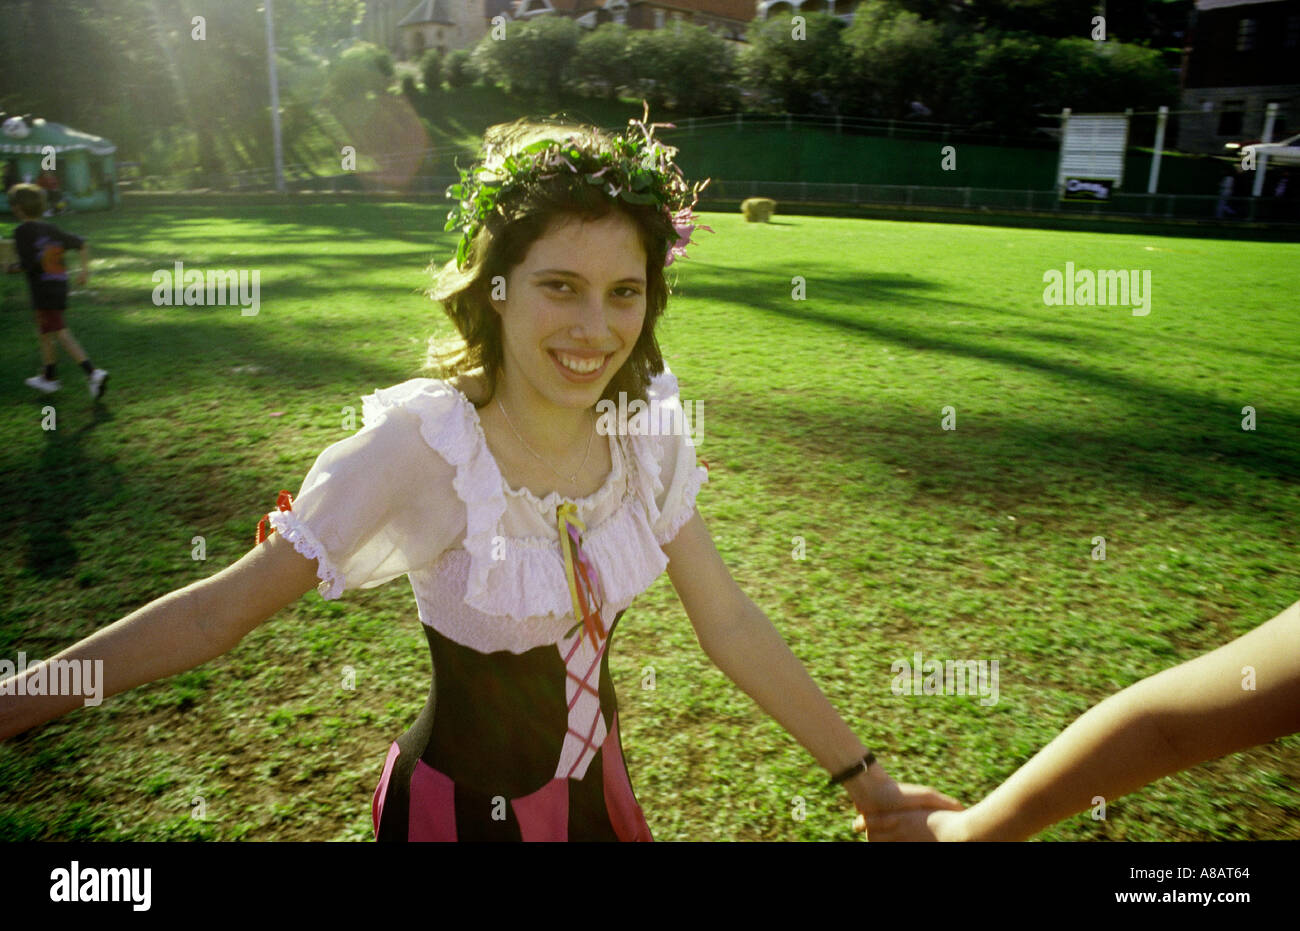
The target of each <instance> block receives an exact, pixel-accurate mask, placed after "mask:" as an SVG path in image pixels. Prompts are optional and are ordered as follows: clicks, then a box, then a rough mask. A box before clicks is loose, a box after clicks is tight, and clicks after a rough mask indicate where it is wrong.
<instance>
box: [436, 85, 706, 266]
mask: <svg viewBox="0 0 1300 931" xmlns="http://www.w3.org/2000/svg"><path fill="white" fill-rule="evenodd" d="M642 103H643V104H644V101H643V102H642ZM644 105H645V111H644V114H643V115H642V118H641V119H639V120H636V119H632V120H628V128H627V130H626V131H624V133H623V134H622V135H620V136H615V137H614V138H613V144H612V145H611V146H610V147H609V149H608V150H607V151H595V152H593V151H590V149H589V147H588V146H585V145H583V143H582V139H581V138H580V137H579V136H576V135H573V134H570V135H568V136H566V137H565V138H563V139H538V140H536V141H535V142H532V143H530V144H529V145H527V146H525V147H523V148H522V149H521V150H520V151H519V152H518V153H516V154H514V155H506V156H504V157H501V156H499V155H498V154H497V153H495V152H494V151H493V146H492V145H491V144H489V145H488V146H487V148H486V149H485V151H484V157H483V159H482V160H481V161H479V162H477V163H475V164H474V165H473V166H471V167H470V168H468V169H465V168H460V166H459V165H457V169H458V170H459V171H460V183H459V184H453V185H452V186H451V187H449V188H447V196H448V197H450V198H452V199H453V200H455V201H456V203H455V205H454V206H453V207H452V208H451V211H450V212H449V213H448V214H447V225H446V227H444V229H446V230H447V231H450V230H454V229H460V230H462V231H463V235H462V236H461V238H460V243H459V244H458V245H457V247H456V267H457V268H463V267H464V265H465V259H466V257H467V256H468V255H469V247H470V243H471V242H472V241H473V239H474V235H475V233H477V232H478V230H479V228H480V227H481V226H482V225H483V223H484V222H485V221H486V220H487V218H488V217H490V216H491V215H492V214H493V213H494V212H496V213H501V214H502V215H504V214H505V211H504V210H503V209H502V208H501V206H500V203H501V200H502V199H503V198H504V197H505V196H506V195H508V194H511V193H514V192H517V191H520V190H523V189H526V188H527V187H528V186H530V185H532V184H536V183H537V182H539V181H548V180H551V179H553V178H555V177H558V176H560V175H562V174H563V173H564V171H566V170H567V171H569V172H570V173H571V174H572V176H573V179H574V180H576V179H577V178H578V177H579V176H581V177H582V178H584V179H585V180H586V182H587V183H588V184H593V185H597V186H600V187H603V189H604V191H605V193H606V194H608V195H609V196H610V197H618V198H622V199H623V200H624V201H626V202H627V203H629V204H655V205H657V206H658V207H659V208H660V209H661V210H663V212H664V215H665V216H666V217H667V218H668V219H669V220H670V221H671V222H672V225H673V228H674V229H675V230H676V231H677V241H676V242H674V243H673V244H672V245H671V246H670V247H669V249H668V253H667V256H666V257H665V260H664V266H665V267H666V266H669V265H671V264H673V260H674V259H676V258H678V257H679V256H684V255H685V254H686V247H687V246H688V245H691V244H692V240H691V233H693V232H694V231H695V230H697V229H701V230H706V231H708V232H710V233H712V232H713V230H711V229H709V227H707V226H700V225H699V223H698V221H699V217H698V216H696V214H695V213H693V212H692V211H693V208H694V207H695V204H696V201H697V200H698V199H699V193H700V191H702V190H704V188H705V187H707V186H708V183H709V181H710V180H712V179H707V180H705V181H703V182H696V183H695V184H693V185H688V184H687V183H686V180H685V179H684V178H683V177H682V172H681V169H680V168H678V167H677V165H676V164H675V163H674V162H673V156H675V155H676V154H677V149H675V148H673V147H672V146H668V145H664V144H663V143H662V142H660V141H658V140H657V139H655V138H654V131H655V128H656V127H661V126H662V127H664V128H665V129H675V128H676V127H675V126H674V125H673V124H672V123H649V124H647V123H646V120H648V119H649V118H650V107H649V105H648V104H644Z"/></svg>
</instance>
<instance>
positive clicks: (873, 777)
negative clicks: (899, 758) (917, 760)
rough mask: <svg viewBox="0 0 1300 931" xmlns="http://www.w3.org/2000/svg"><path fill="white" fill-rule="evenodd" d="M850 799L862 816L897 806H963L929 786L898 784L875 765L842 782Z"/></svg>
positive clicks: (889, 809)
mask: <svg viewBox="0 0 1300 931" xmlns="http://www.w3.org/2000/svg"><path fill="white" fill-rule="evenodd" d="M844 788H846V789H847V790H848V792H849V795H850V796H851V797H852V798H853V804H854V805H856V806H857V808H858V811H859V812H860V813H861V814H865V815H876V814H882V813H885V812H890V811H897V810H899V809H944V810H948V811H961V810H962V809H964V808H965V807H966V806H964V805H963V804H962V803H961V802H959V801H957V800H956V799H955V798H952V797H951V796H947V795H944V794H943V793H942V792H938V791H936V790H934V789H931V788H930V787H929V786H919V785H913V784H911V783H907V782H905V783H902V784H899V783H897V782H895V781H894V780H893V779H891V778H890V777H889V774H888V773H886V772H885V770H884V767H882V766H880V765H879V764H874V765H872V767H871V768H870V769H869V770H867V772H865V773H862V774H860V775H858V776H855V777H854V778H853V779H851V780H849V781H848V782H846V783H845V784H844Z"/></svg>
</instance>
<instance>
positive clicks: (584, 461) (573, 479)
mask: <svg viewBox="0 0 1300 931" xmlns="http://www.w3.org/2000/svg"><path fill="white" fill-rule="evenodd" d="M497 407H499V408H501V416H502V417H504V418H505V419H506V425H507V426H508V427H510V430H511V432H512V433H514V435H515V436H516V437H517V438H518V439H519V442H521V443H523V444H524V449H526V450H528V451H529V452H530V453H532V454H533V455H534V456H535V457H536V458H537V460H538V461H539V462H541V463H542V465H544V466H546V468H548V469H550V470H551V471H552V472H554V473H555V477H556V478H558V479H560V480H562V481H567V482H568V483H569V484H570V485H576V484H577V483H578V473H579V472H581V471H582V470H583V469H584V468H586V465H587V460H588V459H590V458H591V444H592V443H593V442H594V441H595V439H596V431H595V430H592V431H591V436H589V437H588V438H587V453H586V455H584V456H583V457H582V465H580V466H578V469H577V471H576V472H574V473H573V474H572V475H571V476H569V477H568V478H567V479H565V477H564V476H563V475H561V474H560V473H559V472H556V470H555V466H553V465H551V464H550V463H549V462H547V461H546V459H544V458H543V457H542V456H539V455H538V454H537V450H535V449H533V448H532V447H531V446H529V445H528V441H527V440H525V439H524V438H523V437H522V436H520V435H519V431H518V430H516V429H515V425H514V424H513V423H512V422H511V420H510V415H509V414H507V413H506V406H505V405H504V404H502V403H501V398H500V396H498V397H497Z"/></svg>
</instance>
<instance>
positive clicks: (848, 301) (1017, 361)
mask: <svg viewBox="0 0 1300 931" xmlns="http://www.w3.org/2000/svg"><path fill="white" fill-rule="evenodd" d="M701 264H702V263H701ZM807 277H808V279H809V280H810V281H812V280H815V281H816V285H817V293H818V300H817V301H811V300H809V301H795V300H791V299H790V298H789V292H788V290H783V285H782V284H781V283H779V279H778V282H777V283H774V282H773V276H770V275H763V274H759V273H754V272H746V271H744V270H738V269H735V268H726V269H725V270H720V272H719V273H718V274H716V275H714V276H713V277H711V278H707V279H696V280H693V281H691V282H690V285H689V288H688V289H685V290H686V293H688V294H689V296H690V297H691V298H693V299H697V300H701V301H704V302H708V301H718V302H723V303H729V304H733V305H737V306H741V307H745V308H748V309H751V310H753V311H755V312H757V313H762V314H771V315H775V316H779V317H781V318H784V319H794V320H802V321H807V322H808V323H810V324H815V325H818V326H821V327H827V328H829V329H830V330H831V331H833V332H834V333H836V334H837V336H836V340H837V342H839V343H840V344H841V346H842V347H845V346H850V345H852V344H854V343H857V344H861V345H872V344H882V343H883V344H885V345H892V346H897V347H902V348H905V349H908V350H912V351H917V350H922V351H927V352H932V353H936V354H937V355H939V356H952V357H955V358H963V359H975V360H979V361H982V362H986V363H989V364H991V365H992V366H995V367H996V366H1001V367H1005V368H1006V369H1008V370H1009V371H1010V372H1011V373H1013V375H1014V376H1015V377H1017V378H1019V377H1023V375H1024V373H1026V372H1029V373H1039V374H1042V375H1045V376H1049V377H1051V378H1053V379H1059V380H1060V381H1061V382H1063V383H1064V384H1066V385H1071V384H1073V385H1078V386H1081V387H1083V386H1086V388H1087V389H1088V390H1090V391H1097V392H1104V393H1107V394H1110V395H1112V396H1113V397H1114V399H1115V400H1116V401H1119V402H1121V403H1122V404H1124V405H1126V406H1127V407H1128V408H1130V409H1131V410H1132V411H1133V415H1132V416H1131V417H1124V418H1121V419H1119V420H1118V422H1117V423H1116V424H1115V427H1114V428H1113V429H1104V428H1098V429H1079V428H1075V427H1070V426H1068V425H1065V424H1062V425H1060V426H1057V425H1055V424H1054V423H1052V422H1051V418H1050V417H1043V418H1042V419H1041V420H1034V419H1032V418H1028V417H1014V416H1007V417H998V418H997V419H996V420H995V421H993V422H990V420H989V418H988V417H987V416H984V417H978V418H972V417H969V416H968V417H966V418H964V419H963V422H962V425H961V426H960V427H959V428H958V431H954V432H949V434H948V435H947V436H943V435H942V434H940V433H939V431H938V428H937V426H936V425H937V423H938V421H937V412H935V413H934V417H933V418H931V419H930V420H926V421H925V422H924V425H922V423H921V422H920V421H919V420H918V414H917V412H915V411H911V412H909V411H902V410H897V409H895V410H892V411H891V410H887V409H882V408H881V407H880V405H879V404H873V403H871V402H870V400H869V399H865V398H852V397H845V399H844V404H843V407H842V408H836V411H835V413H833V414H823V413H818V411H819V410H820V409H823V408H825V406H826V399H824V398H819V399H817V401H816V403H814V404H810V403H808V401H807V400H804V401H802V402H801V401H783V400H781V399H780V398H779V397H777V396H775V395H768V396H765V397H763V398H759V399H752V402H751V403H748V404H732V405H730V406H729V409H726V410H725V412H724V413H721V414H719V415H718V416H724V417H726V418H728V419H729V420H732V421H734V422H735V423H736V424H737V425H740V426H742V427H743V428H745V429H752V430H755V431H760V432H762V433H771V434H772V435H775V436H781V437H786V438H794V439H795V440H796V442H799V443H804V444H807V445H809V447H810V451H815V452H817V453H818V454H823V455H824V454H830V455H833V456H836V457H838V458H842V459H845V460H850V461H856V460H858V459H860V458H861V456H862V455H863V450H864V443H863V437H869V438H870V442H869V443H867V444H865V445H866V447H867V448H869V449H870V452H869V455H871V456H873V457H876V458H879V459H882V460H884V461H887V462H891V463H893V464H895V465H896V466H898V467H900V468H908V469H912V470H915V471H917V472H918V473H921V472H924V473H927V474H932V475H937V476H942V477H945V481H944V482H943V483H942V484H943V485H944V486H945V487H950V489H951V490H953V491H954V493H958V494H965V493H970V494H976V495H988V494H989V493H991V492H993V491H999V492H1007V491H1012V492H1016V493H1017V494H1032V493H1033V492H1034V491H1035V490H1039V489H1041V487H1042V484H1043V480H1044V479H1046V480H1050V481H1063V480H1071V479H1072V478H1079V479H1086V480H1087V481H1088V482H1093V481H1095V480H1096V477H1097V475H1098V474H1103V473H1104V474H1106V475H1107V476H1108V477H1109V479H1110V480H1113V481H1117V482H1122V483H1124V484H1126V485H1128V486H1130V487H1132V488H1136V489H1143V490H1145V491H1149V492H1157V493H1166V494H1170V495H1173V496H1176V497H1179V498H1182V499H1184V500H1187V499H1189V498H1190V499H1196V498H1198V497H1200V496H1202V495H1210V494H1217V495H1221V496H1222V497H1223V498H1225V499H1226V503H1227V504H1228V506H1229V507H1232V508H1233V509H1236V510H1241V511H1243V512H1246V511H1253V510H1254V509H1255V508H1256V506H1257V503H1256V502H1255V497H1256V496H1255V494H1254V493H1253V489H1251V488H1250V486H1251V484H1252V483H1253V482H1255V481H1257V480H1258V479H1268V480H1272V481H1280V482H1284V483H1289V484H1296V483H1300V413H1296V412H1292V411H1287V410H1284V409H1275V410H1272V411H1270V413H1269V424H1270V428H1269V430H1268V431H1267V432H1258V433H1255V432H1247V431H1243V430H1235V431H1234V430H1230V429H1217V428H1212V427H1210V426H1208V425H1210V424H1216V423H1219V424H1228V423H1232V422H1233V421H1234V418H1239V417H1240V411H1239V410H1238V409H1236V408H1233V407H1232V406H1230V405H1227V404H1225V402H1224V401H1223V400H1221V399H1220V398H1216V397H1213V396H1210V395H1206V394H1201V393H1198V392H1196V391H1192V390H1189V389H1186V388H1181V387H1177V386H1173V385H1168V384H1160V383H1156V382H1152V381H1146V380H1143V379H1140V378H1135V377H1133V376H1131V375H1128V374H1124V373H1116V372H1111V371H1103V370H1101V369H1099V368H1095V367H1092V366H1089V365H1085V364H1083V362H1082V361H1076V360H1066V359H1061V358H1057V357H1052V356H1046V355H1040V354H1037V353H1033V352H1030V351H1027V350H1025V349H1022V348H1018V347H1012V346H1010V345H1007V344H1004V343H998V342H994V341H991V340H983V341H981V340H979V339H975V338H970V339H966V338H960V337H958V336H950V335H936V334H934V333H932V332H929V333H927V332H924V331H922V330H921V329H920V328H919V327H918V326H908V325H907V324H906V322H905V321H906V319H907V318H906V315H905V314H900V313H898V312H897V310H896V308H898V307H903V308H916V307H933V306H934V305H936V304H951V305H953V306H961V307H964V308H966V309H977V310H979V311H981V312H982V313H983V314H985V315H987V317H988V318H990V319H995V318H996V316H997V315H999V314H1001V313H1003V311H1002V309H1001V308H998V307H994V306H985V307H978V305H970V304H961V303H959V302H949V301H944V300H942V299H941V298H939V297H938V296H937V295H936V294H935V293H934V292H936V291H937V290H938V288H939V286H938V285H936V284H935V283H934V282H927V281H924V280H921V279H916V278H914V277H912V276H864V277H861V278H854V277H850V276H847V275H845V274H844V273H843V272H842V271H831V270H827V269H818V270H814V271H810V273H808V275H807ZM723 282H725V283H723ZM830 308H835V309H830ZM1035 319H1037V318H1035ZM926 323H927V324H929V325H931V326H933V321H926ZM1017 335H1030V336H1031V337H1032V338H1038V339H1046V340H1047V341H1048V342H1054V341H1061V340H1060V339H1059V338H1054V335H1053V334H1045V333H1043V332H1041V331H1038V332H1035V331H1029V332H1028V333H1027V334H1026V333H1025V332H1024V331H1017ZM1076 339H1077V340H1078V341H1079V342H1087V341H1088V340H1089V339H1090V337H1076ZM1064 341H1071V340H1070V339H1069V337H1068V336H1067V337H1065V338H1064ZM723 403H725V402H723ZM930 413H931V412H927V414H926V415H923V416H928V415H929V414H930ZM972 437H979V442H978V443H972V442H970V441H969V440H970V438H972ZM812 438H816V439H812ZM954 447H957V448H958V449H959V450H960V452H957V451H955V450H954ZM1008 463H1012V464H1014V465H1013V466H1012V467H1011V468H1010V469H1009V470H1008V468H1007V464H1008ZM1007 475H1009V476H1010V477H1011V485H1010V486H1008V485H1006V484H1005V482H1004V480H1003V479H1000V478H996V477H997V476H1004V477H1005V476H1007ZM1030 476H1038V478H1035V479H1032V480H1031V479H1030V478H1029V477H1030ZM1016 485H1020V486H1022V487H1020V488H1019V489H1018V490H1017V489H1016Z"/></svg>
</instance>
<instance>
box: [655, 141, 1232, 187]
mask: <svg viewBox="0 0 1300 931" xmlns="http://www.w3.org/2000/svg"><path fill="white" fill-rule="evenodd" d="M664 136H665V141H666V142H668V143H669V144H671V145H675V146H677V147H678V148H680V150H681V155H680V157H679V162H680V163H681V166H682V170H683V172H685V174H686V176H687V177H688V178H706V177H713V178H745V179H753V180H760V181H785V182H791V181H806V182H809V183H820V184H826V183H831V184H835V183H838V184H884V185H924V186H934V187H973V188H993V189H999V190H1034V191H1050V190H1052V189H1053V188H1054V186H1055V180H1056V163H1057V149H1056V146H1055V144H1053V143H1052V142H1051V141H1050V140H1045V142H1044V143H1043V144H1042V145H1040V146H1032V147H1030V146H1014V145H989V144H986V143H979V142H965V141H962V140H961V139H960V138H953V139H950V140H947V141H945V140H944V139H942V138H931V139H912V138H898V137H890V136H887V135H861V134H851V133H849V132H836V131H835V130H834V129H819V128H810V127H807V126H798V125H795V126H794V127H793V128H792V129H789V130H787V129H785V128H784V127H782V126H780V125H777V126H762V125H759V126H754V125H749V124H746V125H743V126H740V127H736V126H714V127H708V128H707V129H698V130H695V131H690V130H686V129H685V128H684V127H683V128H681V129H678V130H676V131H669V132H667V133H665V134H664ZM945 146H952V147H953V148H954V150H955V152H954V155H955V167H954V168H953V169H952V170H945V169H944V167H943V162H944V152H943V149H944V147H945ZM949 164H952V162H951V161H950V162H949ZM1150 168H1151V156H1150V155H1149V154H1147V153H1143V152H1136V151H1131V152H1130V154H1129V156H1128V158H1127V160H1126V163H1125V168H1124V172H1125V177H1124V184H1123V190H1125V191H1127V192H1130V193H1141V192H1145V191H1146V189H1147V176H1148V174H1149V172H1150ZM1224 169H1225V162H1223V161H1220V160H1216V159H1211V158H1206V157H1203V156H1185V155H1181V154H1178V153H1172V152H1166V153H1165V155H1164V157H1163V158H1162V159H1161V163H1160V184H1159V191H1160V192H1161V193H1164V194H1202V195H1209V194H1215V193H1216V192H1217V191H1218V185H1219V181H1220V180H1221V179H1222V177H1223V174H1224Z"/></svg>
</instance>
